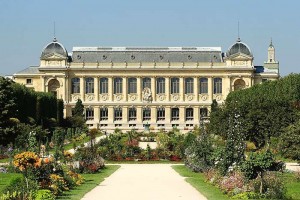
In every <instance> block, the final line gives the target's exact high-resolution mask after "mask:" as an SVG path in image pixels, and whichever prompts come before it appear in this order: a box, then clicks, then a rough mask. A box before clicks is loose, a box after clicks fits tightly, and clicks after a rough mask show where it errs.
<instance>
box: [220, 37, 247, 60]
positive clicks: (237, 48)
mask: <svg viewBox="0 0 300 200" xmlns="http://www.w3.org/2000/svg"><path fill="white" fill-rule="evenodd" d="M236 53H242V54H246V55H248V56H251V57H252V53H251V50H250V48H249V47H248V46H247V45H246V44H245V43H243V42H241V40H240V39H238V40H237V42H236V43H235V44H233V45H232V46H231V47H230V48H229V49H228V51H227V53H226V56H227V57H228V56H231V55H234V54H236Z"/></svg>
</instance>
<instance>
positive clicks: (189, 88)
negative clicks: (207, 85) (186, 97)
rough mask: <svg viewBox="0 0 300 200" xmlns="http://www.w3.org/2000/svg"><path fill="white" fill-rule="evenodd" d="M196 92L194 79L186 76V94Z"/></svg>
mask: <svg viewBox="0 0 300 200" xmlns="http://www.w3.org/2000/svg"><path fill="white" fill-rule="evenodd" d="M192 93H194V79H193V78H186V79H185V94H192Z"/></svg>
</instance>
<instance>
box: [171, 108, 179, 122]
mask: <svg viewBox="0 0 300 200" xmlns="http://www.w3.org/2000/svg"><path fill="white" fill-rule="evenodd" d="M176 120H179V108H172V111H171V121H176Z"/></svg>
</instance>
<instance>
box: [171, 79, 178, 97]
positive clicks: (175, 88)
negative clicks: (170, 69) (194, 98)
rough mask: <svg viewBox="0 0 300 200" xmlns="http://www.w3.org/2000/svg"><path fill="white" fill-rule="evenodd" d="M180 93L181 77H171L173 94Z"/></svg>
mask: <svg viewBox="0 0 300 200" xmlns="http://www.w3.org/2000/svg"><path fill="white" fill-rule="evenodd" d="M178 93H179V78H171V94H178Z"/></svg>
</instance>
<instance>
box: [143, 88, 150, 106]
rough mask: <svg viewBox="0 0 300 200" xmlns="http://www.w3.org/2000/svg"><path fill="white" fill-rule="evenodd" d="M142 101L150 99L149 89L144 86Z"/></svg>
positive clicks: (148, 101)
mask: <svg viewBox="0 0 300 200" xmlns="http://www.w3.org/2000/svg"><path fill="white" fill-rule="evenodd" d="M143 101H145V102H147V103H150V102H151V101H152V93H151V89H150V88H148V87H145V88H144V90H143Z"/></svg>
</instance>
